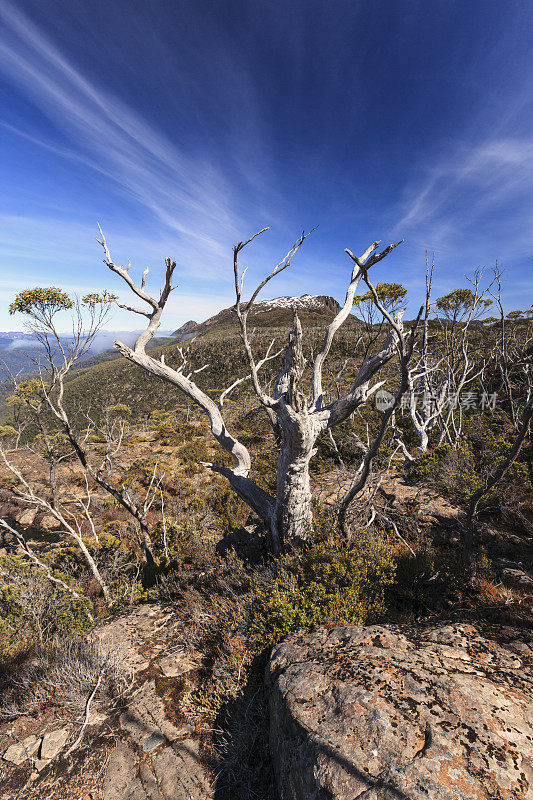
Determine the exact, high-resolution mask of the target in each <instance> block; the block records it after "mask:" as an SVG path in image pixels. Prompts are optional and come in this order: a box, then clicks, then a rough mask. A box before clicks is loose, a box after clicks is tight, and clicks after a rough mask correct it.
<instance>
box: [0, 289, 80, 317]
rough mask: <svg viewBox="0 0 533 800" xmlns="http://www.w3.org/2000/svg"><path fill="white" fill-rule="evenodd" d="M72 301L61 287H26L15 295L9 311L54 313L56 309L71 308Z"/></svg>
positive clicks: (13, 312) (12, 312) (11, 312)
mask: <svg viewBox="0 0 533 800" xmlns="http://www.w3.org/2000/svg"><path fill="white" fill-rule="evenodd" d="M73 305H74V303H73V302H72V300H71V299H70V297H69V296H68V294H66V293H65V292H63V291H61V289H58V288H56V287H55V286H51V287H49V288H44V289H43V288H42V287H36V288H35V289H26V290H25V291H23V292H19V294H18V295H17V296H16V297H15V299H14V301H13V302H12V303H11V305H10V306H9V313H10V314H15V313H16V312H17V311H18V312H20V313H21V314H30V315H31V314H34V313H36V312H37V313H40V314H44V313H46V314H55V313H56V312H57V311H63V310H66V309H69V308H72V306H73Z"/></svg>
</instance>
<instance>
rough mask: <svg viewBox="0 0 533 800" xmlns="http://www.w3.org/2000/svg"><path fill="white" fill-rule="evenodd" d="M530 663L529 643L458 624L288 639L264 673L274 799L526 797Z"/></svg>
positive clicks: (530, 750)
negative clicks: (275, 782)
mask: <svg viewBox="0 0 533 800" xmlns="http://www.w3.org/2000/svg"><path fill="white" fill-rule="evenodd" d="M532 656H533V638H532V637H531V636H528V635H525V634H524V633H519V632H518V631H513V630H512V629H499V630H497V631H493V632H488V631H487V632H482V631H480V630H479V629H478V628H476V627H474V626H467V625H444V626H427V627H421V628H412V629H408V630H406V629H403V630H402V629H394V628H391V627H389V626H371V627H363V628H353V627H352V628H350V627H348V628H337V629H334V630H332V631H328V630H326V629H321V630H319V631H317V632H315V633H304V634H300V635H297V636H293V637H291V638H289V639H288V640H287V641H285V642H284V643H282V644H281V645H279V646H278V647H277V648H276V649H275V650H274V653H273V655H272V658H271V660H270V663H269V666H268V669H267V681H268V684H269V686H270V730H271V750H272V755H273V759H274V766H275V770H276V775H277V779H278V785H279V787H280V793H281V796H282V797H287V798H291V800H326V798H335V800H353V799H354V798H359V800H363V798H364V800H426V798H435V799H436V798H439V800H465V798H468V800H526V799H527V798H531V797H533V736H532V734H533V703H532V701H533V675H532V673H531V663H532Z"/></svg>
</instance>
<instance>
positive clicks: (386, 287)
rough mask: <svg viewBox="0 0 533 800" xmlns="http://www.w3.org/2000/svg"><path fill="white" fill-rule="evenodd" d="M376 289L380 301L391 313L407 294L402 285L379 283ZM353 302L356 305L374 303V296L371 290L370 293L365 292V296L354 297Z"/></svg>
mask: <svg viewBox="0 0 533 800" xmlns="http://www.w3.org/2000/svg"><path fill="white" fill-rule="evenodd" d="M375 288H376V294H377V296H378V299H379V300H380V301H381V303H382V304H383V306H384V307H385V308H386V309H387V310H389V311H391V310H393V309H395V308H396V307H397V306H398V304H399V303H401V302H402V300H403V299H404V297H405V295H406V294H407V289H405V288H404V287H403V286H402V284H401V283H378V285H377V286H376V287H375ZM353 302H354V305H360V304H361V303H372V302H373V294H372V292H371V291H370V289H369V290H368V292H365V294H360V295H357V296H356V297H354V299H353Z"/></svg>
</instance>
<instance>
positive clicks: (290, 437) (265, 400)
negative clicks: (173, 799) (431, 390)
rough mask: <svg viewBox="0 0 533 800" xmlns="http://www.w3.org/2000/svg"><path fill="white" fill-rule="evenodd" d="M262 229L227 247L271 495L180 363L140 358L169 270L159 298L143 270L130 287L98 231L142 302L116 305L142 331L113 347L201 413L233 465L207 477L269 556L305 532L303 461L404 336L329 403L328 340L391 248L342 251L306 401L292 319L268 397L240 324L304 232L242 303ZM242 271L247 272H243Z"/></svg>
mask: <svg viewBox="0 0 533 800" xmlns="http://www.w3.org/2000/svg"><path fill="white" fill-rule="evenodd" d="M265 230H267V229H266V228H264V229H263V230H261V231H258V232H257V233H255V234H254V235H253V236H251V237H250V238H249V239H248V240H247V241H245V242H239V243H238V244H237V245H236V246H235V247H234V249H233V272H234V280H235V293H236V302H235V306H234V309H235V313H236V316H237V319H238V323H239V327H240V336H241V340H242V343H243V347H244V351H245V354H246V358H247V362H248V368H249V377H250V379H251V383H252V386H253V389H254V392H255V394H256V396H257V398H258V400H259V402H260V404H261V406H262V408H263V409H264V411H265V413H266V415H267V417H268V420H269V422H270V425H271V427H272V432H273V434H274V437H275V439H276V443H277V446H278V449H279V455H278V461H277V480H276V492H275V495H274V496H273V495H271V494H269V493H268V492H266V491H265V490H264V489H262V488H261V487H260V486H259V485H258V484H257V483H256V482H255V481H254V480H253V479H252V478H251V477H250V471H251V467H252V464H251V457H250V453H249V452H248V450H247V448H246V447H245V446H244V445H243V444H242V442H240V441H239V440H238V439H237V438H236V437H235V436H233V435H232V433H231V432H230V431H229V430H228V427H227V425H226V423H225V421H224V418H223V416H222V413H221V406H220V404H219V405H217V404H216V403H215V402H214V401H213V400H212V399H211V398H210V397H209V396H208V395H207V394H206V393H205V392H204V391H202V390H201V389H200V388H199V386H198V385H197V384H196V383H195V382H194V381H193V380H191V378H192V373H189V374H185V372H184V365H183V364H182V365H180V367H178V368H176V369H174V368H173V367H171V366H169V365H168V364H166V363H165V361H164V357H161V359H160V360H158V359H156V358H154V357H153V356H151V355H149V354H148V353H147V352H146V346H147V345H148V343H149V342H150V341H151V339H152V338H153V337H154V335H155V333H156V331H157V330H158V328H159V325H160V321H161V316H162V314H163V311H164V308H165V305H166V303H167V300H168V298H169V296H170V293H171V291H172V288H173V287H172V276H173V273H174V270H175V268H176V264H175V262H174V261H172V260H171V259H167V260H166V262H165V264H166V272H165V281H164V284H163V287H162V288H161V291H160V293H159V296H158V297H157V296H152V295H151V294H149V293H148V291H147V289H146V275H147V270H145V271H144V273H143V275H142V279H141V282H140V284H137V283H136V282H135V281H134V280H133V278H132V277H131V275H130V273H129V265H128V267H126V268H124V267H123V266H120V265H118V264H116V263H115V262H114V261H113V259H112V258H111V255H110V252H109V248H108V245H107V242H106V239H105V237H104V235H103V233H102V231H101V230H100V233H101V239H100V240H99V241H100V244H101V245H102V247H103V249H104V253H105V258H104V263H105V264H107V266H108V267H109V269H110V270H112V272H114V273H116V274H117V275H118V276H119V277H120V278H121V279H122V280H123V281H124V282H125V283H126V284H127V285H128V287H129V288H130V290H131V291H132V293H133V294H134V295H135V296H136V297H137V298H138V299H139V300H141V301H142V303H144V304H145V306H146V307H145V308H137V307H132V306H128V305H124V304H122V305H121V307H122V308H126V309H127V310H129V311H132V312H133V313H135V314H139V315H141V316H144V317H146V318H147V320H148V323H147V325H146V328H145V330H144V331H143V332H142V333H141V334H140V335H139V337H138V338H137V341H136V342H135V345H134V346H133V347H128V346H127V345H125V344H123V343H122V342H119V341H116V342H115V347H117V349H118V350H119V351H120V352H121V353H122V355H123V356H124V357H125V358H127V359H128V360H129V361H131V362H132V363H133V364H136V365H137V366H138V367H140V368H141V369H143V370H145V371H146V372H147V373H149V374H150V375H153V376H154V377H157V378H159V379H161V380H163V381H166V382H168V383H170V384H171V385H172V386H176V387H177V388H178V389H180V390H181V391H182V392H183V393H184V394H185V396H186V397H187V398H188V399H190V400H191V401H193V402H194V403H196V404H197V405H198V406H199V407H200V408H202V409H203V411H204V412H205V413H206V415H207V417H208V419H209V423H210V427H211V432H212V434H213V436H214V437H215V439H216V440H217V442H218V443H219V444H220V446H221V447H222V448H223V449H224V450H225V451H226V452H227V453H229V454H230V455H231V456H232V458H233V462H234V463H233V466H232V467H227V466H224V465H221V464H217V463H209V464H206V466H208V467H209V468H210V469H211V470H213V471H214V472H218V473H220V474H221V475H223V476H224V477H225V478H226V479H227V480H228V482H229V484H230V486H231V487H232V489H233V490H234V491H235V492H236V493H237V494H238V495H239V497H240V498H241V499H242V500H243V501H244V502H245V503H247V505H248V506H249V507H250V508H251V509H252V510H253V511H254V512H255V513H256V514H257V515H258V517H259V518H260V519H261V520H262V521H263V523H264V525H265V527H266V530H267V531H269V532H270V536H271V541H272V546H273V549H274V550H275V551H279V550H280V549H281V548H282V547H288V548H290V547H294V546H297V545H298V544H299V543H301V542H305V541H306V540H307V539H308V538H309V536H310V535H311V533H312V528H313V516H312V506H311V501H312V494H311V485H310V479H309V463H310V460H311V459H312V457H313V455H314V454H315V453H316V447H315V445H316V442H317V439H318V437H319V436H320V434H321V433H322V432H324V431H327V430H328V429H330V428H332V427H334V426H335V425H339V424H341V423H342V422H344V421H345V420H347V419H348V418H349V417H350V415H351V414H353V413H354V411H355V410H356V409H357V408H359V407H360V406H361V405H363V404H364V403H366V402H367V401H368V400H369V398H371V397H372V395H373V394H374V393H375V391H376V390H377V389H378V388H379V387H380V386H382V385H383V383H384V381H377V382H375V383H372V380H373V378H374V376H376V375H377V373H379V372H380V370H381V369H382V368H383V366H384V365H385V364H387V363H388V362H389V361H390V360H391V359H392V358H393V357H394V356H395V354H396V353H397V350H398V342H399V337H401V336H403V331H402V323H401V319H400V318H398V319H397V320H396V323H395V325H394V326H392V327H390V329H389V332H388V334H387V336H386V338H385V340H384V341H383V342H382V344H381V346H380V347H379V349H378V350H377V352H375V353H374V354H373V355H371V354H366V355H365V357H364V359H363V361H362V363H361V364H360V367H359V370H358V372H357V374H356V376H355V379H354V381H353V383H352V385H351V387H350V388H349V390H348V392H347V393H346V394H345V395H344V396H342V397H339V398H337V399H335V400H333V401H331V402H328V400H327V398H326V395H325V390H324V388H323V383H322V373H323V368H324V362H325V361H326V359H327V357H328V355H329V353H330V350H331V347H332V344H333V341H334V338H335V335H336V333H337V331H338V330H339V328H340V327H341V325H342V324H343V323H344V322H345V321H346V319H347V317H348V315H349V314H350V312H351V310H352V306H353V299H354V295H355V292H356V289H357V286H358V284H359V282H360V280H361V278H362V277H363V276H364V275H365V274H366V273H367V272H368V270H369V269H370V268H371V267H373V266H374V265H375V264H377V263H379V262H380V261H382V260H383V259H384V258H385V257H386V256H388V255H389V253H390V252H391V251H392V250H393V249H394V248H395V247H397V245H398V244H400V242H398V243H397V244H392V245H389V246H388V247H386V248H385V249H384V250H383V251H381V252H378V250H377V248H378V245H379V242H374V243H373V244H372V245H370V247H369V248H368V249H367V250H366V251H365V252H364V253H363V255H362V256H360V257H357V256H355V255H354V254H353V253H352V252H351V251H349V250H346V252H347V254H348V255H349V257H350V258H351V259H352V261H353V269H352V272H351V276H350V281H349V284H348V289H347V292H346V298H345V302H344V305H343V306H342V308H341V310H340V311H339V312H338V313H337V314H336V316H335V317H334V319H333V320H332V321H331V323H330V324H329V325H328V327H327V329H326V333H325V336H324V340H323V343H322V346H321V348H320V350H319V352H318V354H317V355H316V356H315V358H314V359H313V363H312V365H311V387H310V395H309V396H308V394H307V392H306V384H305V381H304V371H305V368H306V361H305V359H304V355H303V341H302V340H303V334H302V327H301V324H300V320H299V319H298V316H297V314H296V313H295V314H294V323H293V327H292V330H291V332H290V334H289V341H288V344H287V347H286V348H285V365H284V368H283V370H282V371H281V373H280V375H279V377H278V379H277V381H276V383H275V386H274V387H273V390H272V393H271V394H270V393H268V392H267V391H266V389H265V387H264V386H263V384H262V382H261V379H260V375H259V372H260V365H261V364H262V363H264V359H262V360H261V361H256V357H255V355H254V353H253V350H252V346H251V341H250V336H249V333H248V327H247V321H248V316H249V314H250V311H251V309H252V307H253V305H254V303H255V301H256V299H257V297H258V295H259V293H260V291H261V290H262V289H263V288H264V287H265V286H266V285H267V284H268V283H269V281H270V280H271V279H272V278H274V277H276V276H277V275H279V274H280V273H281V272H282V271H283V270H285V269H287V267H289V265H290V263H291V261H292V258H293V257H294V256H295V254H296V253H297V252H298V250H299V249H300V247H301V246H302V244H303V242H304V240H305V239H306V238H307V236H308V235H309V234H306V233H305V232H304V233H302V235H301V236H300V237H299V238H298V240H297V241H296V242H295V244H294V245H293V247H292V248H291V249H290V251H289V252H288V253H287V255H286V256H285V258H284V259H282V261H280V262H279V264H277V265H276V266H275V267H274V269H273V270H272V271H271V272H270V273H269V274H268V275H267V277H265V278H264V280H262V281H261V283H260V284H259V285H258V286H257V288H256V289H255V290H254V291H253V292H252V295H251V298H250V299H249V300H248V301H246V302H245V301H243V299H242V292H243V278H244V272H243V273H242V274H241V272H240V267H239V263H238V258H239V254H240V253H241V252H242V250H243V249H244V248H245V247H246V246H247V245H249V244H250V243H251V242H252V241H253V240H254V239H255V238H256V237H257V236H259V235H260V234H262V233H264V231H265ZM245 271H246V270H245Z"/></svg>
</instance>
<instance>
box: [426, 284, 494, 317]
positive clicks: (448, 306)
mask: <svg viewBox="0 0 533 800" xmlns="http://www.w3.org/2000/svg"><path fill="white" fill-rule="evenodd" d="M474 305H476V306H477V307H478V309H479V310H482V309H483V308H488V307H489V306H490V305H492V300H483V299H481V300H480V299H479V298H477V299H476V296H475V294H474V293H473V292H472V291H471V290H470V289H454V290H453V292H449V293H448V294H445V295H443V296H442V297H438V298H437V301H436V306H437V308H438V310H439V311H440V312H441V314H443V315H444V316H445V317H446V319H448V320H454V321H455V320H460V319H462V318H463V317H464V316H466V315H468V314H469V313H470V311H471V310H472V308H473V307H474Z"/></svg>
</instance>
